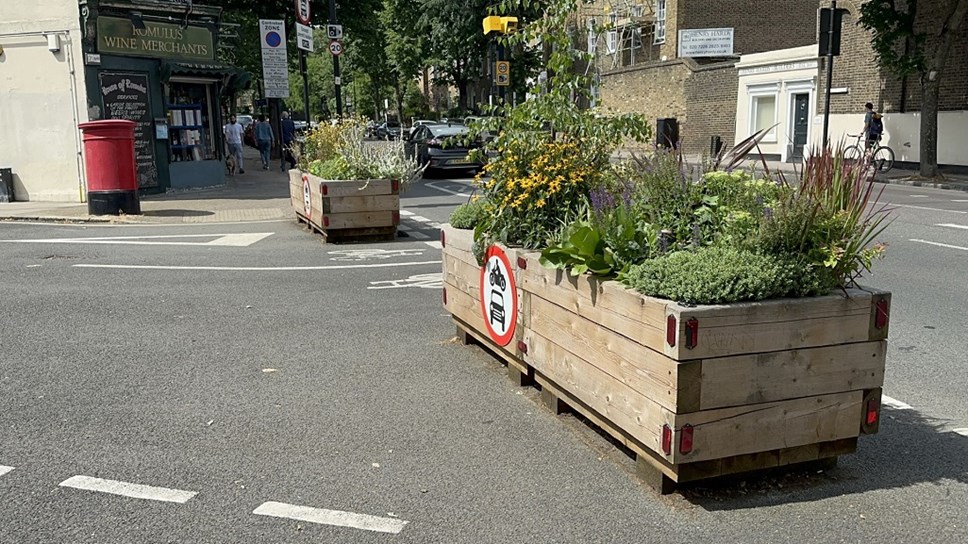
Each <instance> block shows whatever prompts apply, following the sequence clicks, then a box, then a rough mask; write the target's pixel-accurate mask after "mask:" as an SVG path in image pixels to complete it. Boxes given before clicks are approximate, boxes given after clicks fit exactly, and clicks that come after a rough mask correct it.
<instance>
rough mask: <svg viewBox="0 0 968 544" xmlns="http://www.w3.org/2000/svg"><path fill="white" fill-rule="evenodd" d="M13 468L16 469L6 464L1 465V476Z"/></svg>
mask: <svg viewBox="0 0 968 544" xmlns="http://www.w3.org/2000/svg"><path fill="white" fill-rule="evenodd" d="M13 469H14V467H8V466H6V465H0V476H3V475H4V474H6V473H8V472H10V471H11V470H13Z"/></svg>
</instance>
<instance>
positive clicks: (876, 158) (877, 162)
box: [844, 133, 894, 172]
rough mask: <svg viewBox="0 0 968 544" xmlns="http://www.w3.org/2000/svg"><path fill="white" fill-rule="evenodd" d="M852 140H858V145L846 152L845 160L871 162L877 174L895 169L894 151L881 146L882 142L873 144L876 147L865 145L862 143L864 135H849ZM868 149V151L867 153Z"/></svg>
mask: <svg viewBox="0 0 968 544" xmlns="http://www.w3.org/2000/svg"><path fill="white" fill-rule="evenodd" d="M847 136H849V137H851V138H857V143H856V144H854V145H852V146H850V147H848V148H847V149H845V150H844V159H846V160H849V161H858V160H861V159H862V158H865V159H866V160H869V161H870V164H871V166H873V167H874V170H875V171H877V172H890V170H891V168H894V150H893V149H891V148H890V147H888V146H886V145H881V144H880V141H879V140H878V141H877V142H872V143H873V144H874V145H871V146H867V145H865V144H866V143H867V142H866V140H865V141H864V142H862V141H861V140H862V139H863V138H864V134H863V133H860V134H848V135H847ZM865 148H866V151H865Z"/></svg>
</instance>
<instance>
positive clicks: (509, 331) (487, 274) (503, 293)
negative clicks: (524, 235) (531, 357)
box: [481, 246, 518, 346]
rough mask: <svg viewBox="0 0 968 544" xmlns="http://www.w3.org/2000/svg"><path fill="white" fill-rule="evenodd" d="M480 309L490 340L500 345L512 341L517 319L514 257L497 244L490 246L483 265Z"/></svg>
mask: <svg viewBox="0 0 968 544" xmlns="http://www.w3.org/2000/svg"><path fill="white" fill-rule="evenodd" d="M481 312H482V314H483V316H484V325H486V326H487V333H488V335H489V336H490V337H491V340H494V342H496V343H497V345H499V346H506V345H508V344H510V343H511V339H512V338H513V337H514V325H515V323H517V320H518V297H517V287H516V286H515V285H514V274H513V273H512V271H511V261H509V260H508V256H507V255H506V254H505V253H504V250H502V249H501V248H500V247H498V246H491V247H489V248H487V253H485V254H484V266H483V267H482V268H481Z"/></svg>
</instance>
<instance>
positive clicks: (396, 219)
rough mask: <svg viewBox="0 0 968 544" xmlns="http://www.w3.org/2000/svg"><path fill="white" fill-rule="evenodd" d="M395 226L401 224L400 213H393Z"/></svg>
mask: <svg viewBox="0 0 968 544" xmlns="http://www.w3.org/2000/svg"><path fill="white" fill-rule="evenodd" d="M393 224H394V225H399V224H400V212H393Z"/></svg>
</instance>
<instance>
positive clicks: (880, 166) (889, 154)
mask: <svg viewBox="0 0 968 544" xmlns="http://www.w3.org/2000/svg"><path fill="white" fill-rule="evenodd" d="M871 165H872V166H873V167H874V168H875V169H876V170H877V171H878V172H890V171H891V168H894V150H893V149H891V148H890V147H887V146H886V145H882V146H880V147H878V148H877V149H875V150H874V155H873V157H872V158H871Z"/></svg>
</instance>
